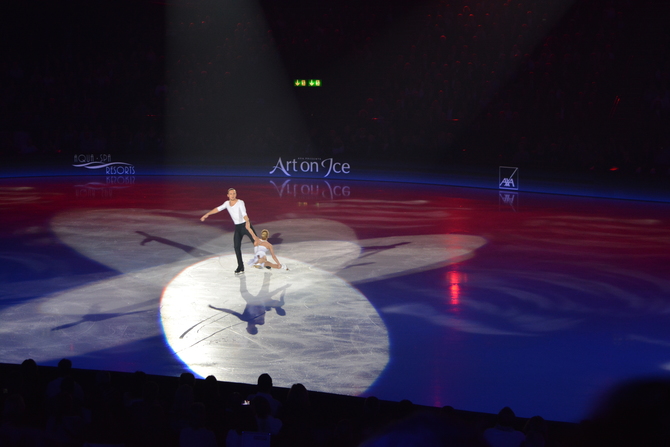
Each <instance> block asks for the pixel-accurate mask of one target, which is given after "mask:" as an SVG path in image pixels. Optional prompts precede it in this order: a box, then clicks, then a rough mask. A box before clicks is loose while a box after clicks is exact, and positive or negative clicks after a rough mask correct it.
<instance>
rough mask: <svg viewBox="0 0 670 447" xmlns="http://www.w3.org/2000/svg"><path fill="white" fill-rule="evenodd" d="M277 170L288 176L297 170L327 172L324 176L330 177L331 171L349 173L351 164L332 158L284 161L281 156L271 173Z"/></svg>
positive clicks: (312, 172)
mask: <svg viewBox="0 0 670 447" xmlns="http://www.w3.org/2000/svg"><path fill="white" fill-rule="evenodd" d="M277 170H279V171H280V172H283V173H284V175H286V176H288V177H291V173H297V172H302V173H309V174H321V173H324V172H325V174H324V175H323V176H324V177H328V176H329V175H330V174H331V173H335V174H349V173H350V172H351V166H350V165H349V163H341V162H338V161H334V160H333V159H332V158H325V159H320V158H297V159H296V158H294V159H293V160H286V161H283V160H282V159H281V157H279V160H277V163H276V164H275V166H274V168H272V171H270V174H274V173H275V172H276V171H277Z"/></svg>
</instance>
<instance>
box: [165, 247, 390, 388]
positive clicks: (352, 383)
mask: <svg viewBox="0 0 670 447" xmlns="http://www.w3.org/2000/svg"><path fill="white" fill-rule="evenodd" d="M282 261H283V262H286V263H287V265H288V266H289V268H290V270H288V271H286V270H276V269H273V270H267V269H255V268H252V267H250V266H248V268H247V270H246V273H245V274H243V275H238V276H236V275H234V274H233V269H234V266H235V265H236V261H235V257H234V256H233V255H227V256H221V257H212V258H209V259H206V260H204V261H201V262H198V263H196V264H193V265H191V266H189V267H187V268H186V269H184V270H183V271H182V272H181V273H179V274H178V275H177V276H176V277H175V278H174V279H173V280H172V281H171V282H170V283H169V284H168V286H167V287H166V288H165V290H164V292H163V296H162V299H161V310H160V315H161V322H162V325H163V329H164V332H165V336H166V338H167V342H168V343H169V344H170V346H171V348H172V349H173V350H174V352H175V353H176V354H177V356H179V358H180V359H181V360H182V361H183V362H184V363H185V364H186V365H187V366H188V367H189V368H191V370H192V371H193V372H194V373H196V374H198V375H200V376H202V377H206V376H208V375H214V376H215V377H216V378H217V379H218V380H223V381H230V382H243V383H255V381H256V380H257V378H258V376H259V375H260V374H261V373H264V372H266V373H269V374H270V375H271V376H272V377H273V379H274V380H275V383H276V384H278V385H281V386H289V385H291V384H292V383H297V382H300V383H302V384H304V385H305V386H306V387H307V388H308V389H312V390H314V391H326V392H331V393H337V394H347V395H356V394H360V393H362V392H364V391H365V390H366V389H367V388H368V387H369V386H370V385H371V384H372V383H373V382H374V381H375V380H376V379H377V377H378V376H379V374H381V372H382V371H383V370H384V368H385V367H386V364H387V363H388V356H389V342H388V332H387V330H386V327H385V325H384V323H383V322H382V320H381V318H380V317H379V315H378V313H377V311H376V310H375V308H374V307H373V306H372V305H371V304H370V302H369V301H368V300H367V298H365V296H364V295H363V294H361V293H360V292H359V291H358V290H357V289H356V288H355V287H353V286H351V285H350V284H349V283H348V282H346V281H345V280H343V279H342V278H340V277H339V276H337V275H335V274H333V273H330V272H327V271H324V270H321V269H318V268H315V267H314V266H313V265H310V264H306V263H303V262H300V261H297V260H294V259H287V258H283V259H282ZM231 266H233V267H232V268H231Z"/></svg>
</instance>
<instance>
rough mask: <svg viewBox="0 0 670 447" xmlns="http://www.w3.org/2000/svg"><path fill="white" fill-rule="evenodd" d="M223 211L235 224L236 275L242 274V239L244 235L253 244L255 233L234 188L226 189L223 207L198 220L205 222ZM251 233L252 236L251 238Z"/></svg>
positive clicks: (242, 202)
mask: <svg viewBox="0 0 670 447" xmlns="http://www.w3.org/2000/svg"><path fill="white" fill-rule="evenodd" d="M224 209H226V210H228V213H229V214H230V217H231V218H232V219H233V223H235V234H234V235H233V247H235V256H237V270H235V274H236V275H241V274H242V273H244V264H243V263H242V238H243V237H244V236H245V235H246V236H248V237H249V239H251V242H254V237H255V236H256V233H255V232H254V227H253V226H251V222H250V221H249V216H247V208H246V206H244V201H243V200H240V199H238V198H237V191H235V188H229V189H228V200H226V201H225V202H224V204H223V205H221V206H217V207H216V208H214V209H213V210H212V211H209V212H207V213H206V214H205V215H204V216H202V217H201V218H200V220H201V221H202V222H204V221H205V219H207V218H208V217H209V216H211V215H212V214H216V213H218V212H219V211H223V210H224ZM252 233H253V236H252Z"/></svg>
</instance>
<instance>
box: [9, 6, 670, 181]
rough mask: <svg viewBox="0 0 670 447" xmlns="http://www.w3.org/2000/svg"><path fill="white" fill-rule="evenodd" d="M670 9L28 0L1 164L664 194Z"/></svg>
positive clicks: (13, 57) (19, 24) (13, 53)
mask: <svg viewBox="0 0 670 447" xmlns="http://www.w3.org/2000/svg"><path fill="white" fill-rule="evenodd" d="M668 12H669V11H668V5H667V3H666V2H662V1H659V0H647V1H636V2H633V1H628V0H610V1H595V0H584V1H574V2H570V1H568V2H566V1H539V0H535V1H534V0H522V1H515V2H512V1H509V2H501V1H492V0H489V1H480V2H475V3H472V2H467V1H465V0H455V1H451V2H446V1H438V0H432V1H413V2H407V1H399V0H396V1H377V0H358V1H353V0H338V1H330V0H326V1H318V2H307V1H303V0H292V1H261V2H260V3H253V2H242V1H209V0H195V1H181V0H178V1H174V2H151V1H145V0H135V1H122V0H115V1H110V0H100V1H79V0H70V1H63V0H59V1H53V2H42V1H27V2H21V3H18V2H17V3H14V4H12V5H8V6H7V7H6V8H5V11H4V13H3V14H2V18H0V20H1V23H0V25H1V26H0V33H1V35H0V40H1V41H2V46H3V47H2V61H1V62H0V64H1V65H0V89H1V90H0V91H1V94H0V151H1V156H2V164H3V167H4V169H3V176H11V175H12V172H19V170H20V172H22V173H24V174H25V173H30V171H31V169H33V168H35V172H37V168H38V167H39V168H41V169H44V167H47V169H49V167H53V168H54V172H59V171H58V168H59V167H69V166H71V164H72V160H73V155H74V154H110V155H111V156H112V159H113V160H115V161H124V162H129V163H133V164H136V165H141V166H144V167H145V169H144V170H143V172H149V168H154V167H156V168H158V167H171V166H178V167H184V166H187V167H192V168H195V169H196V172H197V169H198V168H199V167H206V168H208V169H211V168H212V167H217V166H219V167H226V168H229V169H230V168H232V169H235V167H239V168H240V170H241V169H242V168H245V167H251V168H253V167H259V166H260V167H263V170H264V172H265V171H267V169H266V168H267V167H270V168H271V167H272V166H274V164H275V163H276V161H277V159H278V157H283V159H284V160H286V159H293V158H296V157H298V158H321V159H323V158H329V157H333V158H335V159H337V160H339V161H341V162H348V163H350V164H351V165H352V166H355V167H356V168H357V169H358V170H359V172H362V171H363V170H364V171H365V172H368V173H374V172H375V171H384V170H391V169H393V170H396V171H400V172H403V171H406V172H414V173H416V172H427V173H433V174H438V175H439V174H440V173H446V172H470V171H473V172H478V173H480V172H485V173H493V174H494V175H497V167H498V166H501V165H504V166H518V167H520V168H521V169H522V170H523V172H524V173H526V175H527V178H529V177H534V178H537V179H541V178H542V177H543V176H546V175H551V176H552V178H554V179H556V182H558V183H560V182H562V181H568V182H569V181H574V182H577V183H578V184H584V185H588V184H593V183H600V184H604V185H606V184H608V182H609V183H611V184H618V185H621V184H628V185H631V186H632V187H638V186H640V187H644V188H647V189H651V190H653V189H656V190H658V189H664V188H667V186H668V179H669V177H670V171H669V170H670V146H669V142H670V139H669V135H668V132H669V131H668V128H669V126H668V117H669V116H670V89H669V86H668V83H669V81H670V62H669V58H668V37H669V35H668V31H667V27H666V26H665V24H667V19H668V18H669V17H670V14H669V13H668ZM294 79H321V80H322V82H323V86H322V87H319V88H307V87H304V88H295V87H293V86H292V81H293V80H294ZM15 168H16V171H14V169H15ZM40 172H44V170H42V171H40ZM191 172H193V171H191ZM531 172H532V173H533V174H532V175H531V174H530V173H531ZM359 177H360V176H359ZM363 177H364V175H363ZM566 179H568V180H566Z"/></svg>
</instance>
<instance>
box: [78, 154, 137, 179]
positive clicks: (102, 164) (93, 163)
mask: <svg viewBox="0 0 670 447" xmlns="http://www.w3.org/2000/svg"><path fill="white" fill-rule="evenodd" d="M72 166H73V167H75V168H84V169H92V170H96V169H102V170H103V171H102V172H104V173H105V174H106V175H135V166H134V165H132V164H130V163H124V162H121V161H114V162H113V161H112V156H111V155H110V154H75V155H74V164H73V165H72Z"/></svg>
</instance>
